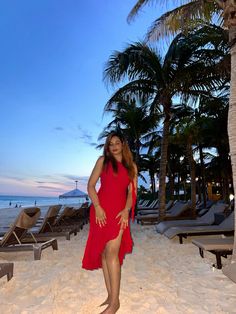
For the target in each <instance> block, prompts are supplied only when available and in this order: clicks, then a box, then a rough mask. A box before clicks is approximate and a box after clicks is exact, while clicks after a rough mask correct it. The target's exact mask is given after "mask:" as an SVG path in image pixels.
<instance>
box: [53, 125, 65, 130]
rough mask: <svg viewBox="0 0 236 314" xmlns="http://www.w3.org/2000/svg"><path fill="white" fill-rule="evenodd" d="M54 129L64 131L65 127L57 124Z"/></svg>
mask: <svg viewBox="0 0 236 314" xmlns="http://www.w3.org/2000/svg"><path fill="white" fill-rule="evenodd" d="M54 130H56V131H64V128H63V127H62V126H56V127H55V128H54Z"/></svg>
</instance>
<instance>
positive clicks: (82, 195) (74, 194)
mask: <svg viewBox="0 0 236 314" xmlns="http://www.w3.org/2000/svg"><path fill="white" fill-rule="evenodd" d="M77 182H78V181H75V184H76V186H75V189H74V190H72V191H69V192H66V193H64V194H61V195H59V198H71V197H73V198H87V197H88V194H86V193H84V192H83V191H81V190H79V189H78V188H77Z"/></svg>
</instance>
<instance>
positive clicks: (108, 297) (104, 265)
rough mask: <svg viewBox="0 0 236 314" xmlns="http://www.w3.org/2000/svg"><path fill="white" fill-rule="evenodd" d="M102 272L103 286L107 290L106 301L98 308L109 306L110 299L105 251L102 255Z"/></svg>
mask: <svg viewBox="0 0 236 314" xmlns="http://www.w3.org/2000/svg"><path fill="white" fill-rule="evenodd" d="M102 271H103V276H104V280H105V284H106V288H107V299H106V300H105V301H104V302H103V303H102V304H101V305H100V306H103V305H106V304H109V301H110V298H111V283H110V277H109V272H108V268H107V262H106V255H105V250H104V252H103V253H102Z"/></svg>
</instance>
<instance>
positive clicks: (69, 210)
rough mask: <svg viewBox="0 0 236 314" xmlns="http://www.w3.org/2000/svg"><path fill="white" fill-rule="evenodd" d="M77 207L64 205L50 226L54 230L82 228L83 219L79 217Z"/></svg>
mask: <svg viewBox="0 0 236 314" xmlns="http://www.w3.org/2000/svg"><path fill="white" fill-rule="evenodd" d="M79 210H80V208H79V209H75V208H73V207H69V206H66V207H65V208H64V209H63V210H62V212H61V213H60V214H59V215H58V217H57V219H56V220H55V221H54V223H53V225H52V227H53V229H54V230H60V229H63V228H64V229H65V228H73V227H74V228H76V229H77V230H79V229H82V228H83V225H84V221H83V220H82V219H79ZM81 211H82V212H83V209H81Z"/></svg>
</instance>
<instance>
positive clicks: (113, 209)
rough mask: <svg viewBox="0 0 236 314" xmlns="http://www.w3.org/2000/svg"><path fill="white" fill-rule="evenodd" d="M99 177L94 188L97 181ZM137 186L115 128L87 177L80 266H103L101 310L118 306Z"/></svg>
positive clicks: (130, 243) (110, 311)
mask: <svg viewBox="0 0 236 314" xmlns="http://www.w3.org/2000/svg"><path fill="white" fill-rule="evenodd" d="M99 178H100V179H101V186H100V189H99V191H98V192H97V191H96V189H95V186H96V183H97V181H98V180H99ZM136 190H137V167H136V165H135V164H134V162H133V157H132V154H131V151H130V149H129V146H128V144H127V142H126V140H125V138H124V137H123V136H122V135H121V134H120V133H117V132H112V133H110V134H109V135H108V137H107V139H106V142H105V146H104V153H103V156H101V157H99V158H98V160H97V162H96V164H95V167H94V169H93V171H92V174H91V176H90V178H89V181H88V194H89V197H90V198H91V200H92V202H93V205H92V206H91V209H90V230H89V236H88V240H87V244H86V248H85V252H84V257H83V261H82V267H83V268H85V269H87V270H94V269H97V268H102V270H103V276H104V280H105V285H106V289H107V293H108V297H107V299H106V300H105V301H104V302H103V303H102V304H101V306H103V305H107V307H106V308H105V310H104V311H103V312H101V313H106V314H113V313H116V312H117V311H118V309H119V307H120V301H119V294H120V279H121V265H122V263H123V259H124V257H125V254H127V253H131V252H132V248H133V241H132V238H131V234H130V224H129V210H130V209H131V208H132V218H133V217H134V206H135V202H136Z"/></svg>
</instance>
